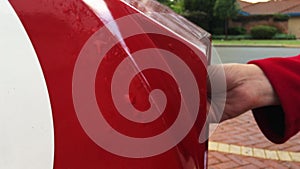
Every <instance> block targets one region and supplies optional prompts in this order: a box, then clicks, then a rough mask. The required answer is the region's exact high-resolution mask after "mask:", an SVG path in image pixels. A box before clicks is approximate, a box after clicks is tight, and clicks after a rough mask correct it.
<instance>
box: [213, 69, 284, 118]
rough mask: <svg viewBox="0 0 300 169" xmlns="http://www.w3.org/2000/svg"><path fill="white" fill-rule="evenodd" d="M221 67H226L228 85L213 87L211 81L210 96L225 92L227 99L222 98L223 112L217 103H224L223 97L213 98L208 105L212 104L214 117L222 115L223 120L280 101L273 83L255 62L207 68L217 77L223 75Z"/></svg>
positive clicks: (276, 103)
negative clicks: (213, 88) (219, 98)
mask: <svg viewBox="0 0 300 169" xmlns="http://www.w3.org/2000/svg"><path fill="white" fill-rule="evenodd" d="M219 69H223V70H224V73H225V83H226V85H227V87H223V88H219V89H217V90H210V85H208V86H209V87H208V96H209V98H211V95H212V94H215V95H226V100H225V101H224V100H223V102H225V105H224V111H223V112H220V111H222V109H220V108H219V107H218V106H221V105H220V103H221V102H222V101H221V102H220V100H217V101H216V102H214V99H212V100H211V103H210V104H209V106H212V110H213V112H212V113H213V114H214V115H213V116H214V117H218V116H219V119H220V118H221V121H224V120H227V119H231V118H234V117H236V116H239V115H241V114H243V113H244V112H247V111H248V110H251V109H255V108H259V107H264V106H270V105H278V104H280V102H279V99H278V96H277V94H276V93H275V91H274V89H273V87H272V85H271V84H270V82H269V80H268V79H267V77H266V76H265V74H264V72H263V71H262V70H261V69H260V68H259V67H258V66H256V65H254V64H224V65H218V66H211V67H209V68H208V71H209V76H210V79H212V80H213V81H214V79H215V78H220V74H219V73H220V71H219ZM223 75H224V74H223ZM212 83H214V82H212ZM215 83H216V82H215ZM218 85H225V84H218ZM212 92H216V93H212ZM218 102H220V103H218ZM220 116H221V117H220Z"/></svg>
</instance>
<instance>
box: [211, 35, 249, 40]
mask: <svg viewBox="0 0 300 169" xmlns="http://www.w3.org/2000/svg"><path fill="white" fill-rule="evenodd" d="M212 39H213V40H225V39H226V40H245V39H252V36H251V35H228V36H226V35H213V36H212Z"/></svg>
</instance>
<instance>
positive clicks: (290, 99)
mask: <svg viewBox="0 0 300 169" xmlns="http://www.w3.org/2000/svg"><path fill="white" fill-rule="evenodd" d="M249 63H250V64H256V65H258V66H259V67H260V68H261V69H262V70H263V71H264V73H265V75H266V76H267V77H268V79H269V81H270V83H271V84H272V86H273V88H274V90H275V91H276V92H277V94H278V96H279V100H280V102H281V106H270V107H263V108H258V109H255V110H253V114H254V117H255V120H256V122H257V124H258V125H259V127H260V129H261V131H262V132H263V133H264V135H265V136H266V137H267V138H268V139H269V140H271V141H272V142H274V143H283V142H285V141H287V140H288V139H289V138H291V137H292V136H294V135H295V134H296V133H297V132H298V131H299V130H300V55H299V56H296V57H290V58H269V59H262V60H256V61H251V62H249Z"/></svg>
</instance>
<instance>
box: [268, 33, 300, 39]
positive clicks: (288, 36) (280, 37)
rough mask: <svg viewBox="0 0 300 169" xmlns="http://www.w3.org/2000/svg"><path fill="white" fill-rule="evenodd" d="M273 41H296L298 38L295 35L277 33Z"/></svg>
mask: <svg viewBox="0 0 300 169" xmlns="http://www.w3.org/2000/svg"><path fill="white" fill-rule="evenodd" d="M272 39H276V40H295V39H297V37H296V36H295V35H293V34H284V33H277V34H276V35H275V36H273V38H272Z"/></svg>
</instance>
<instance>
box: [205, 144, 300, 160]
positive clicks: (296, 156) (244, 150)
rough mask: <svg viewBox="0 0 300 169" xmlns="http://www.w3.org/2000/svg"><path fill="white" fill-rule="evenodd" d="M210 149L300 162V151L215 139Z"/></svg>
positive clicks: (209, 146)
mask: <svg viewBox="0 0 300 169" xmlns="http://www.w3.org/2000/svg"><path fill="white" fill-rule="evenodd" d="M228 147H229V148H228ZM208 150H209V151H217V152H221V153H227V154H236V155H241V156H249V157H254V158H261V159H268V160H278V161H291V162H300V152H291V151H279V150H267V149H259V148H253V147H245V146H238V145H232V144H224V143H218V142H213V141H210V142H209V144H208Z"/></svg>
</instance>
